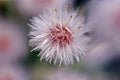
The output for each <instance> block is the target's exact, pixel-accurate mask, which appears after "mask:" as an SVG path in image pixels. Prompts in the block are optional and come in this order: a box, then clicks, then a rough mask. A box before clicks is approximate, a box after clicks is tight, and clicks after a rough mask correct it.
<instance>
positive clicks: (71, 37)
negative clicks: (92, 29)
mask: <svg viewBox="0 0 120 80" xmlns="http://www.w3.org/2000/svg"><path fill="white" fill-rule="evenodd" d="M31 22H32V24H30V27H31V31H30V34H29V35H30V37H31V39H30V45H31V46H33V47H34V49H33V50H41V52H40V54H39V56H41V60H42V59H45V60H46V61H49V62H50V63H51V61H53V60H54V64H55V63H56V62H59V64H60V65H61V64H62V63H63V64H65V65H68V64H72V63H73V62H74V58H75V59H76V60H77V61H79V59H80V57H83V56H85V51H86V49H87V41H88V40H89V38H88V37H86V36H85V35H84V33H85V32H86V31H87V30H86V28H85V26H84V20H83V17H82V16H81V15H78V12H75V11H72V10H71V11H70V10H69V7H68V6H66V9H65V8H64V9H61V8H57V9H54V8H52V9H46V10H45V11H44V13H43V14H40V15H39V16H38V17H34V18H33V19H32V20H31Z"/></svg>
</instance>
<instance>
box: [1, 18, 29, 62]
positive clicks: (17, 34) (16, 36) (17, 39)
mask: <svg viewBox="0 0 120 80" xmlns="http://www.w3.org/2000/svg"><path fill="white" fill-rule="evenodd" d="M26 49H27V48H26V40H25V37H24V34H23V33H22V31H21V30H19V28H18V25H16V24H14V23H12V22H9V21H5V20H0V63H3V61H4V63H6V62H13V61H16V60H17V59H18V58H20V57H22V56H23V54H24V53H25V52H26Z"/></svg>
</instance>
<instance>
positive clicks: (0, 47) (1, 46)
mask: <svg viewBox="0 0 120 80" xmlns="http://www.w3.org/2000/svg"><path fill="white" fill-rule="evenodd" d="M9 47H10V40H9V37H8V36H6V35H0V51H5V50H7V49H8V48H9Z"/></svg>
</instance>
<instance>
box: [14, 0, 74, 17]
mask: <svg viewBox="0 0 120 80" xmlns="http://www.w3.org/2000/svg"><path fill="white" fill-rule="evenodd" d="M72 2H73V1H72V0H15V4H16V7H17V9H18V11H19V12H20V13H22V14H23V15H26V16H31V15H36V14H38V13H40V12H42V10H43V9H44V8H47V7H56V6H63V5H65V4H71V3H72Z"/></svg>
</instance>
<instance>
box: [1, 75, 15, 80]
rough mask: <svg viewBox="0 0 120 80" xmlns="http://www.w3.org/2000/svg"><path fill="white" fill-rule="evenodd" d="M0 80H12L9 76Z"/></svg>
mask: <svg viewBox="0 0 120 80" xmlns="http://www.w3.org/2000/svg"><path fill="white" fill-rule="evenodd" d="M0 80H13V79H12V78H11V77H10V76H4V77H0Z"/></svg>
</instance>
